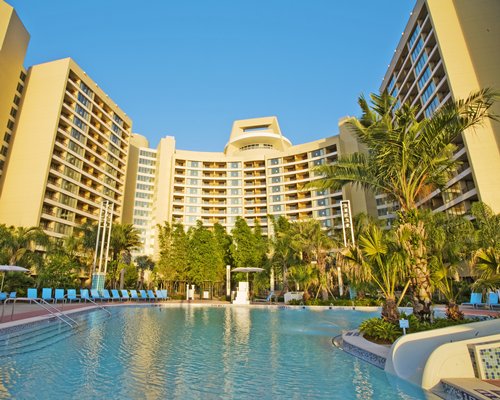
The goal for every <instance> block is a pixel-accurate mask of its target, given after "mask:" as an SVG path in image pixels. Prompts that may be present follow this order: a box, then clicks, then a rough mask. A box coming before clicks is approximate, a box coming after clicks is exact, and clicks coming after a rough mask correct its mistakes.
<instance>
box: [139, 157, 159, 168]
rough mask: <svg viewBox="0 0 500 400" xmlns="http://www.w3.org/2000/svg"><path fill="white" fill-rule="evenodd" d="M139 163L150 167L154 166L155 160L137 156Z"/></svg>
mask: <svg viewBox="0 0 500 400" xmlns="http://www.w3.org/2000/svg"><path fill="white" fill-rule="evenodd" d="M139 164H141V165H149V166H150V167H154V166H155V165H156V161H155V160H148V159H146V158H139Z"/></svg>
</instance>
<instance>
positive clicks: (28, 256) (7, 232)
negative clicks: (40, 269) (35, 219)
mask: <svg viewBox="0 0 500 400" xmlns="http://www.w3.org/2000/svg"><path fill="white" fill-rule="evenodd" d="M48 243H49V239H48V236H47V235H46V234H45V233H44V232H43V230H42V229H41V228H39V227H30V228H26V227H22V226H21V227H14V226H10V227H7V226H6V225H3V224H2V225H0V249H1V250H0V257H1V258H2V262H3V263H4V264H8V265H19V266H24V267H31V266H33V265H39V264H40V262H41V253H40V251H37V248H39V247H40V248H41V247H44V246H47V245H48ZM38 250H40V249H38Z"/></svg>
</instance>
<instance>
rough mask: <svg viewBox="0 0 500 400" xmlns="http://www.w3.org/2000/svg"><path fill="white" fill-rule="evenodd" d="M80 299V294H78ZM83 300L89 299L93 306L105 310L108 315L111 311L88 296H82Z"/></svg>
mask: <svg viewBox="0 0 500 400" xmlns="http://www.w3.org/2000/svg"><path fill="white" fill-rule="evenodd" d="M80 299H82V296H81V295H80ZM83 300H85V301H87V300H88V301H90V302H91V303H92V304H94V305H95V306H97V307H99V308H100V309H101V310H103V311H106V312H107V313H108V314H109V315H111V313H110V312H109V310H106V309H105V308H104V307H103V306H100V305H99V304H97V303H96V302H95V301H94V300H92V299H91V298H90V297H83Z"/></svg>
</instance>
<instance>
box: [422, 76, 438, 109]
mask: <svg viewBox="0 0 500 400" xmlns="http://www.w3.org/2000/svg"><path fill="white" fill-rule="evenodd" d="M435 89H436V85H435V84H434V82H432V81H431V83H429V86H427V89H425V91H424V93H423V94H422V104H425V103H427V100H429V99H430V98H431V96H432V94H433V93H434V90H435Z"/></svg>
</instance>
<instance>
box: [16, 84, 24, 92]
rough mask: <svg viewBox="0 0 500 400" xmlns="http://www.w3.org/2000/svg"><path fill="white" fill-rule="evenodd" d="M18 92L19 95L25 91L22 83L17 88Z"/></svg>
mask: <svg viewBox="0 0 500 400" xmlns="http://www.w3.org/2000/svg"><path fill="white" fill-rule="evenodd" d="M16 90H17V92H18V93H21V94H22V93H23V90H24V86H23V85H21V84H20V83H18V84H17V88H16Z"/></svg>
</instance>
